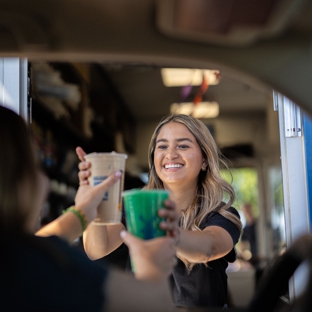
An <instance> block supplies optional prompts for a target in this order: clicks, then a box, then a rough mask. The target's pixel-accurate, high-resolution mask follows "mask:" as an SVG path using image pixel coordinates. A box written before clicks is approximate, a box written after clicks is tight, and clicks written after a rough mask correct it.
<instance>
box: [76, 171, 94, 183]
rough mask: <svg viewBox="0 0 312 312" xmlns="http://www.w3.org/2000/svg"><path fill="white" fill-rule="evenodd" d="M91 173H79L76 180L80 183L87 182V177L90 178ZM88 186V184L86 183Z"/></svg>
mask: <svg viewBox="0 0 312 312" xmlns="http://www.w3.org/2000/svg"><path fill="white" fill-rule="evenodd" d="M90 174H91V172H90V171H89V170H85V171H79V172H78V178H79V181H80V182H83V181H88V180H87V179H88V177H89V176H90ZM87 184H88V183H87Z"/></svg>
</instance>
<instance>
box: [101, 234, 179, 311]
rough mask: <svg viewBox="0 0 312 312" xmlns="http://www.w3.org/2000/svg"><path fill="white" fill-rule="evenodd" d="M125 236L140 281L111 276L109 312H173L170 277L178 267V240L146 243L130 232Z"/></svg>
mask: <svg viewBox="0 0 312 312" xmlns="http://www.w3.org/2000/svg"><path fill="white" fill-rule="evenodd" d="M122 236H123V239H124V242H125V243H126V244H127V246H128V247H129V251H130V256H131V259H132V262H133V263H134V267H135V277H136V279H135V278H134V277H133V276H132V275H131V274H124V273H121V272H118V271H117V272H116V271H112V272H111V273H109V277H108V280H107V283H106V287H105V291H106V295H107V296H106V298H107V304H106V307H105V308H106V309H107V311H127V312H128V311H135V312H137V311H142V312H145V311H155V312H156V311H157V312H158V311H173V308H174V306H173V302H172V298H171V292H170V288H169V281H168V277H169V275H170V273H171V271H172V268H173V266H174V265H175V263H176V258H175V250H174V239H173V238H171V237H160V238H156V239H152V240H149V241H142V240H140V239H138V238H136V237H134V236H132V235H130V234H129V233H126V232H122ZM105 311H106V310H105Z"/></svg>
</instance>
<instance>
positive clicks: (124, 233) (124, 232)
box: [120, 230, 126, 238]
mask: <svg viewBox="0 0 312 312" xmlns="http://www.w3.org/2000/svg"><path fill="white" fill-rule="evenodd" d="M125 236H126V231H124V230H122V231H121V232H120V237H121V238H124V237H125Z"/></svg>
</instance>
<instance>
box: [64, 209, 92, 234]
mask: <svg viewBox="0 0 312 312" xmlns="http://www.w3.org/2000/svg"><path fill="white" fill-rule="evenodd" d="M67 212H72V213H74V214H75V215H76V216H77V217H78V219H79V221H80V223H81V227H82V232H84V231H85V229H86V228H87V226H88V221H87V218H86V216H85V215H84V214H83V213H82V212H81V211H80V210H78V209H76V207H75V206H71V207H69V208H67V209H66V210H64V211H63V214H64V213H67Z"/></svg>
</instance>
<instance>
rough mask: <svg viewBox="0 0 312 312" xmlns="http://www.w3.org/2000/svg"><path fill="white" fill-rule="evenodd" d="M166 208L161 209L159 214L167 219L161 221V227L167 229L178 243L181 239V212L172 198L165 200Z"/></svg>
mask: <svg viewBox="0 0 312 312" xmlns="http://www.w3.org/2000/svg"><path fill="white" fill-rule="evenodd" d="M164 204H165V207H166V209H159V211H158V214H159V216H160V217H162V218H165V219H166V221H163V222H161V223H160V225H159V226H160V228H161V229H163V230H165V231H167V232H168V233H169V235H170V236H172V237H173V238H174V239H175V244H176V245H178V243H179V239H180V229H179V222H180V218H181V216H180V214H179V213H178V211H177V209H176V206H175V203H174V202H173V201H172V200H169V199H168V200H166V201H165V203H164Z"/></svg>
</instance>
